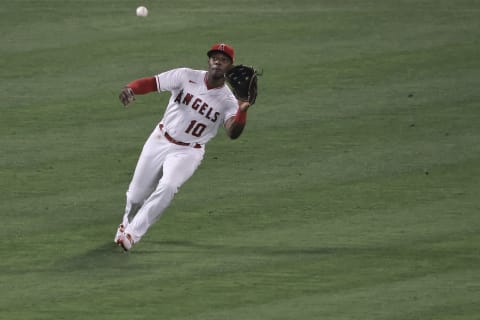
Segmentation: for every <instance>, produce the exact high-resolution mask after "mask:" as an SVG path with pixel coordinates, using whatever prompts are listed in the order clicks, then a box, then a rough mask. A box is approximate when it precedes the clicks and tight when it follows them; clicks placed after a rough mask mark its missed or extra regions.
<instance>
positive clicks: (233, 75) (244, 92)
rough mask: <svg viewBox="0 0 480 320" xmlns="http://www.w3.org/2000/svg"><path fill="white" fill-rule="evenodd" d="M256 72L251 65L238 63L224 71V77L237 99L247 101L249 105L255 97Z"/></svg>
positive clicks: (253, 101)
mask: <svg viewBox="0 0 480 320" xmlns="http://www.w3.org/2000/svg"><path fill="white" fill-rule="evenodd" d="M257 76H258V72H257V70H255V69H254V68H253V67H247V66H244V65H241V64H240V65H238V66H235V67H233V68H232V69H230V70H229V71H227V73H225V78H226V79H227V82H228V84H229V86H230V88H231V89H232V92H233V94H234V95H235V97H236V98H237V99H238V100H242V101H248V102H249V103H250V105H253V104H254V103H255V100H256V99H257V90H258V89H257Z"/></svg>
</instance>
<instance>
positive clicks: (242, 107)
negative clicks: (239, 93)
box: [238, 100, 250, 111]
mask: <svg viewBox="0 0 480 320" xmlns="http://www.w3.org/2000/svg"><path fill="white" fill-rule="evenodd" d="M238 108H239V109H240V110H241V111H247V110H248V108H250V102H248V101H244V100H238Z"/></svg>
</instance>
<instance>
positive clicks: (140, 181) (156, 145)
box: [115, 127, 170, 239]
mask: <svg viewBox="0 0 480 320" xmlns="http://www.w3.org/2000/svg"><path fill="white" fill-rule="evenodd" d="M169 144H170V143H169V142H168V141H166V140H165V139H164V138H163V136H162V134H161V132H160V130H159V129H158V127H157V128H155V130H154V131H153V132H152V134H151V135H150V137H149V138H148V139H147V141H146V142H145V145H144V146H143V149H142V152H141V154H140V157H139V159H138V162H137V165H136V168H135V172H134V174H133V178H132V180H131V182H130V185H129V187H128V190H127V193H126V205H125V212H124V215H123V219H122V224H121V225H120V226H119V228H118V230H117V235H116V236H115V239H117V237H118V236H119V235H120V233H121V232H123V230H121V229H124V228H125V227H126V226H127V225H128V224H129V222H130V221H131V220H132V219H133V217H134V216H135V214H136V213H137V212H138V210H139V209H140V207H141V206H142V205H143V203H144V202H145V200H146V199H147V198H148V197H149V196H150V194H151V193H152V192H153V190H155V187H156V185H157V184H158V181H159V180H160V177H161V176H162V166H163V161H164V160H165V156H166V154H167V151H168V147H169Z"/></svg>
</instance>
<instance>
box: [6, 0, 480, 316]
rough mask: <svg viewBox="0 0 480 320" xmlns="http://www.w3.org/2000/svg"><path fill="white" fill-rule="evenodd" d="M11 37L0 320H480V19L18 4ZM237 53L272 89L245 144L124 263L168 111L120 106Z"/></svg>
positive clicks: (205, 173)
mask: <svg viewBox="0 0 480 320" xmlns="http://www.w3.org/2000/svg"><path fill="white" fill-rule="evenodd" d="M142 4H143V5H146V6H147V7H148V8H149V9H150V15H149V16H148V17H147V18H138V17H136V16H135V15H134V12H135V8H136V6H138V5H142ZM0 27H1V34H0V40H1V43H2V45H1V46H0V59H1V65H2V77H1V80H0V81H1V86H0V92H1V101H2V102H1V105H0V152H1V155H0V200H1V202H0V210H1V218H2V219H1V221H2V228H1V234H2V237H1V238H2V243H1V244H2V245H1V246H0V257H1V259H0V285H1V290H0V318H1V319H86V318H90V319H153V318H162V319H392V320H393V319H449V320H451V319H477V316H478V314H480V307H479V306H478V300H479V299H480V293H479V292H480V273H479V271H480V270H479V262H480V257H479V249H478V243H479V241H480V236H479V229H480V218H479V216H478V212H479V209H480V200H479V198H478V195H479V191H480V182H479V176H480V144H479V143H478V142H479V141H480V129H479V125H478V124H479V122H480V121H479V120H480V111H479V108H478V106H479V103H480V93H479V92H480V91H479V90H478V88H479V86H480V59H479V52H480V42H479V39H480V31H479V30H480V5H479V4H478V3H477V2H476V1H467V0H462V1H455V2H452V1H430V0H425V1H406V0H402V1H379V0H373V1H363V2H358V1H340V2H339V1H325V0H321V1H313V0H312V1H308V0H300V1H296V2H292V1H284V0H278V1H272V0H270V1H262V2H258V1H253V0H252V1H238V2H235V3H232V2H229V1H219V2H216V3H213V4H212V3H210V2H208V1H204V0H199V1H186V0H180V1H175V2H168V3H163V2H158V1H142V2H138V3H137V2H135V1H127V0H120V1H93V0H92V1H85V0H82V1H73V0H71V1H59V0H58V1H54V0H49V1H47V0H43V1H28V0H24V1H21V0H15V1H9V2H6V3H3V4H2V7H1V8H0ZM219 41H225V42H229V43H231V44H232V45H233V46H234V47H235V48H236V50H237V55H238V59H237V62H238V63H244V64H254V65H256V66H258V67H260V68H263V69H264V76H263V77H262V78H261V79H260V96H259V98H258V100H257V105H255V106H254V107H253V108H252V110H251V112H249V121H248V126H247V130H246V131H245V133H244V135H243V136H242V138H241V139H240V140H238V141H233V142H232V141H229V140H228V139H227V138H226V137H225V134H224V133H223V132H222V131H220V132H219V135H218V136H217V137H216V139H214V140H213V141H212V142H211V143H210V144H209V145H208V147H207V154H206V157H205V160H204V163H203V164H202V166H201V168H200V169H199V170H198V171H197V173H196V174H195V175H194V177H193V178H192V179H191V180H190V181H188V182H187V184H185V185H184V187H183V188H182V190H181V191H180V193H179V194H178V195H177V196H176V198H175V200H174V202H173V204H172V206H171V207H170V208H169V209H168V210H167V212H166V213H165V215H164V216H163V217H162V218H161V220H160V221H159V222H158V223H157V224H156V225H154V226H153V227H152V228H151V229H150V231H149V233H148V234H147V235H146V236H145V238H144V239H143V240H142V242H141V243H139V244H138V245H137V246H136V247H135V248H134V250H133V251H132V252H131V253H129V254H123V253H122V252H121V251H120V250H119V249H118V248H116V247H114V246H113V243H112V238H113V235H114V232H115V228H116V225H117V224H118V223H119V222H120V219H121V215H122V211H123V206H124V192H125V190H126V187H127V185H128V183H129V180H130V177H131V174H132V172H133V169H134V166H135V163H136V160H137V158H138V155H139V152H140V150H141V147H142V145H143V143H144V141H145V139H146V137H147V136H148V134H149V133H150V131H151V130H152V128H153V126H154V125H155V124H156V123H157V121H158V120H159V119H160V118H161V115H162V112H163V110H164V106H165V103H166V101H167V100H168V94H163V95H156V94H151V95H147V96H142V97H139V98H138V99H137V101H136V102H135V104H134V105H132V107H131V108H129V109H126V110H125V109H123V108H122V107H121V105H120V103H119V102H118V100H117V95H118V92H119V89H120V88H121V87H122V86H123V85H124V84H125V83H127V82H129V81H130V80H133V79H135V78H139V77H143V76H149V75H153V74H156V73H159V72H161V71H163V70H166V69H170V68H174V67H179V66H189V67H193V68H205V66H206V54H205V52H206V51H207V49H208V47H209V46H210V45H211V44H212V43H214V42H219Z"/></svg>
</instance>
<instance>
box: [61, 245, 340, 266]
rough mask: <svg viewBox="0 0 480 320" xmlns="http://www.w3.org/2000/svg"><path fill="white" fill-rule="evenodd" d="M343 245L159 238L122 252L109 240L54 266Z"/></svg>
mask: <svg viewBox="0 0 480 320" xmlns="http://www.w3.org/2000/svg"><path fill="white" fill-rule="evenodd" d="M344 251H345V248H342V249H339V248H328V247H318V248H312V247H310V248H299V247H296V248H295V247H291V248H284V247H275V246H233V245H226V244H225V245H223V244H208V243H196V242H193V241H188V240H162V241H149V242H145V243H144V244H143V243H142V245H141V246H140V245H138V246H137V247H134V248H133V249H132V251H130V252H124V251H123V250H122V249H121V248H120V247H118V246H116V245H115V244H114V243H113V242H112V241H108V242H106V243H101V244H99V245H98V246H97V247H95V248H93V249H90V250H88V251H86V252H85V253H83V254H80V255H77V256H73V257H70V258H67V259H62V260H59V261H58V262H57V264H56V267H57V268H58V269H60V270H63V271H88V270H102V269H110V270H117V271H122V270H129V269H130V268H131V267H132V263H133V264H135V267H136V268H138V267H140V265H142V264H144V263H145V261H139V260H138V259H136V257H138V258H141V257H148V256H149V255H159V256H160V257H161V255H162V254H164V255H171V254H175V255H178V254H180V255H189V254H198V253H199V252H205V253H210V254H212V253H214V254H215V253H216V254H229V255H230V254H237V255H252V254H253V255H261V256H289V255H312V256H314V255H318V256H320V255H331V254H337V253H339V252H344Z"/></svg>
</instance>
